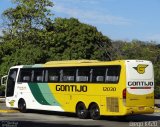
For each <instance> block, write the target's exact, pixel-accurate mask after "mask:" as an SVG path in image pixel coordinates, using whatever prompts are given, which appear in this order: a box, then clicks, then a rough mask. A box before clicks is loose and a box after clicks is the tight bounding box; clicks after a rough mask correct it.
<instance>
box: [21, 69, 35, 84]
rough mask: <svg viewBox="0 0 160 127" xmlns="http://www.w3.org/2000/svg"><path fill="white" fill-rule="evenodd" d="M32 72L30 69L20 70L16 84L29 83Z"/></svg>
mask: <svg viewBox="0 0 160 127" xmlns="http://www.w3.org/2000/svg"><path fill="white" fill-rule="evenodd" d="M32 72H33V71H32V70H31V69H26V68H23V69H21V70H20V75H19V78H18V82H31V78H32Z"/></svg>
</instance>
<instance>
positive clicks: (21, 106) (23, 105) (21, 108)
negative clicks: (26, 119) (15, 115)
mask: <svg viewBox="0 0 160 127" xmlns="http://www.w3.org/2000/svg"><path fill="white" fill-rule="evenodd" d="M18 109H19V111H20V112H22V113H26V112H27V109H26V102H25V101H24V100H23V99H21V100H20V101H19V103H18Z"/></svg>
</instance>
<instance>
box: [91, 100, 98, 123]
mask: <svg viewBox="0 0 160 127" xmlns="http://www.w3.org/2000/svg"><path fill="white" fill-rule="evenodd" d="M89 113H90V117H91V118H92V119H93V120H98V119H100V109H99V106H98V105H97V104H96V103H93V104H91V106H90V108H89Z"/></svg>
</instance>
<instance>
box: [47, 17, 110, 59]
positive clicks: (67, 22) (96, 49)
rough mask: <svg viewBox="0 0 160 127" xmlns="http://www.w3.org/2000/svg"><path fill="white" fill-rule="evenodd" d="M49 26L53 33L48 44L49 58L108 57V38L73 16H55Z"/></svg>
mask: <svg viewBox="0 0 160 127" xmlns="http://www.w3.org/2000/svg"><path fill="white" fill-rule="evenodd" d="M51 26H52V27H53V28H54V29H53V30H54V31H55V33H53V35H52V37H53V39H52V41H51V42H50V46H49V56H50V59H52V60H61V59H100V60H106V59H108V57H109V56H108V55H107V54H106V51H107V49H108V47H109V46H110V45H111V42H110V39H109V38H107V37H106V36H103V35H102V34H101V33H100V32H98V31H97V29H96V28H95V27H93V26H90V25H87V24H83V23H80V22H79V21H78V20H77V19H74V18H70V19H62V18H57V19H55V22H54V23H53V24H51ZM107 45H109V46H107Z"/></svg>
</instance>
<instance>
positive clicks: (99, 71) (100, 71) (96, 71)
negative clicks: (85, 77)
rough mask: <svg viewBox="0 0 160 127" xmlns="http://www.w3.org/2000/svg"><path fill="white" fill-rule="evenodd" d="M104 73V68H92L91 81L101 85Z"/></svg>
mask: <svg viewBox="0 0 160 127" xmlns="http://www.w3.org/2000/svg"><path fill="white" fill-rule="evenodd" d="M105 73H106V67H94V68H93V80H92V82H94V83H97V82H99V83H103V82H104V77H105Z"/></svg>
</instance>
